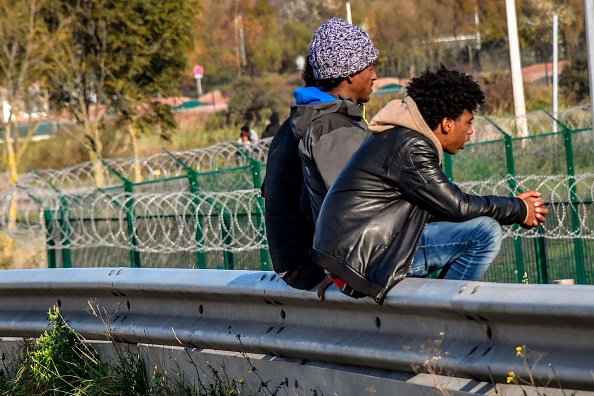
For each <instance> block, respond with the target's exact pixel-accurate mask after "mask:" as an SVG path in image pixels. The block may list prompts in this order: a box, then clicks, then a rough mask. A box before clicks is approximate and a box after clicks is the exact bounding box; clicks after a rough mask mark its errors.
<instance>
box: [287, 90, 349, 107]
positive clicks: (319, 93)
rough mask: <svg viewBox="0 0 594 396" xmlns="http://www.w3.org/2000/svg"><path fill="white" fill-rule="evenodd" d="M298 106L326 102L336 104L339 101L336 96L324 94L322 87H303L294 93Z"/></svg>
mask: <svg viewBox="0 0 594 396" xmlns="http://www.w3.org/2000/svg"><path fill="white" fill-rule="evenodd" d="M293 94H294V95H295V103H296V104H297V105H309V104H316V103H324V102H334V101H337V100H339V99H338V98H335V97H334V96H332V95H330V94H328V93H326V92H324V91H323V90H322V88H320V87H301V88H297V89H296V90H295V92H294V93H293Z"/></svg>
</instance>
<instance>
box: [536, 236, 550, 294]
mask: <svg viewBox="0 0 594 396" xmlns="http://www.w3.org/2000/svg"><path fill="white" fill-rule="evenodd" d="M536 234H537V235H538V236H537V237H536V239H535V240H534V251H535V253H536V270H537V272H538V283H549V272H548V269H547V254H546V250H545V239H544V237H543V236H542V227H538V228H537V229H536Z"/></svg>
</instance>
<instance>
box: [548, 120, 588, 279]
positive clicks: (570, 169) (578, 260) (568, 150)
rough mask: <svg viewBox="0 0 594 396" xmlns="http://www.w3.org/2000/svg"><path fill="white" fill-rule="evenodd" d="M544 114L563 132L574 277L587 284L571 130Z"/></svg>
mask: <svg viewBox="0 0 594 396" xmlns="http://www.w3.org/2000/svg"><path fill="white" fill-rule="evenodd" d="M545 113H546V114H547V115H548V116H549V117H551V118H552V119H553V120H554V121H555V122H556V123H557V124H558V125H559V126H560V127H561V129H562V131H563V141H564V143H565V162H566V164H567V176H569V179H568V182H569V195H570V198H571V203H570V205H571V226H572V228H573V232H574V234H575V235H577V236H578V237H576V238H573V251H574V254H575V269H576V277H577V283H580V284H587V283H588V277H587V276H586V266H585V263H584V246H583V243H582V239H581V238H579V235H580V229H581V228H580V216H579V213H578V207H577V203H578V201H579V198H578V195H577V192H576V189H575V178H574V176H575V165H574V162H573V142H572V136H571V133H572V131H571V129H569V127H568V126H567V125H565V124H563V123H562V122H561V121H559V120H558V119H556V118H555V117H553V116H552V115H551V114H549V113H548V112H546V111H545Z"/></svg>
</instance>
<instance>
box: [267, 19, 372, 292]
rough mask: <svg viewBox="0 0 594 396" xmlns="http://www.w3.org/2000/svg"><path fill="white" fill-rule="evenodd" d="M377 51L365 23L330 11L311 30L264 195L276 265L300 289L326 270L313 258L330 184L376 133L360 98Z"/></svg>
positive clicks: (367, 93)
mask: <svg viewBox="0 0 594 396" xmlns="http://www.w3.org/2000/svg"><path fill="white" fill-rule="evenodd" d="M378 54H379V52H378V50H377V49H376V48H375V47H374V46H373V42H372V41H371V39H370V38H369V35H368V34H367V33H366V32H365V31H363V30H362V29H361V28H359V27H357V26H355V25H351V24H348V23H346V22H344V21H343V20H342V19H340V18H332V19H330V20H329V21H327V22H326V23H324V24H323V25H322V26H320V27H319V28H318V29H317V30H316V32H315V33H314V34H313V36H312V39H311V42H310V47H309V55H308V57H307V60H306V67H305V70H304V80H305V82H306V87H302V88H297V89H296V90H295V99H296V106H293V107H292V108H291V115H290V117H289V119H287V120H286V121H285V122H284V123H283V124H282V126H281V127H280V128H279V130H278V131H277V133H276V135H275V136H274V139H273V140H272V143H271V145H270V150H269V153H268V164H267V169H266V178H265V182H264V186H263V194H264V197H265V202H266V210H265V217H266V222H265V223H266V233H267V237H268V245H269V249H270V256H271V258H272V264H273V267H274V270H275V271H276V272H277V273H279V274H282V276H283V279H284V280H285V282H286V283H287V284H288V285H290V286H292V287H295V288H298V289H311V288H312V287H313V286H315V285H317V284H318V283H319V282H320V281H322V280H323V279H324V277H325V273H324V271H323V270H322V269H321V268H320V267H318V266H316V265H315V264H314V263H313V262H312V257H311V249H312V240H313V229H314V224H315V218H316V217H317V213H318V211H319V208H320V207H321V202H322V200H323V199H324V196H325V195H326V191H327V189H328V188H329V187H330V186H331V185H332V183H333V182H334V179H335V178H336V176H337V175H338V173H339V172H340V171H341V169H342V168H343V167H344V165H345V164H346V163H347V162H348V160H349V159H350V157H351V155H352V154H353V153H354V152H355V151H356V150H357V148H359V146H360V145H361V143H362V142H363V141H365V139H367V137H368V136H369V134H370V132H369V130H368V129H367V123H366V122H365V120H364V118H363V111H362V104H363V103H366V102H367V101H369V98H370V95H371V91H372V86H373V81H374V80H375V79H376V78H377V76H376V74H375V71H374V63H375V61H376V59H377V57H378Z"/></svg>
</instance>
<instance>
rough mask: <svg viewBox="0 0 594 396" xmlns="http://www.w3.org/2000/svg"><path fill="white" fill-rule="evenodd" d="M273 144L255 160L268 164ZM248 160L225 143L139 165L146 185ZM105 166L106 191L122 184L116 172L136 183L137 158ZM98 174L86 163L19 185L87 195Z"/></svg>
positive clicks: (261, 145) (34, 175)
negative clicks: (189, 172)
mask: <svg viewBox="0 0 594 396" xmlns="http://www.w3.org/2000/svg"><path fill="white" fill-rule="evenodd" d="M271 140H272V138H265V139H261V140H259V141H258V143H257V144H256V145H255V147H254V149H253V151H252V152H251V154H252V157H253V158H255V159H257V160H259V161H263V162H266V159H267V157H268V146H269V145H270V141H271ZM249 158H250V156H249V155H244V154H243V153H242V150H241V149H240V148H238V146H237V145H235V144H234V143H233V142H222V143H218V144H215V145H212V146H209V147H205V148H198V149H192V150H185V151H176V152H172V153H168V152H165V151H164V152H162V153H158V154H155V155H152V156H150V157H147V158H144V159H142V160H141V161H140V164H139V165H140V171H141V175H142V178H143V181H148V180H159V179H166V178H171V177H175V176H180V175H183V174H186V173H187V171H186V168H185V167H184V165H185V166H187V167H189V168H191V169H193V170H195V171H196V172H207V171H212V170H219V169H227V168H233V167H238V166H244V165H247V164H248V163H249ZM180 161H181V162H183V164H184V165H182V164H181V163H180ZM103 162H104V163H105V164H106V165H107V166H104V165H103V164H100V166H99V168H98V169H99V171H100V173H101V175H102V177H103V179H104V180H105V184H104V186H103V187H112V186H118V185H121V184H122V183H123V181H122V179H121V178H120V177H119V176H118V175H117V174H116V173H115V172H113V171H114V170H115V171H116V172H117V173H119V174H120V175H121V176H123V177H124V178H125V179H127V180H129V181H132V182H135V181H137V180H135V167H136V161H135V160H134V158H105V159H103ZM110 168H111V169H110ZM95 170H96V168H95V165H94V164H93V163H92V162H91V161H87V162H83V163H81V164H78V165H75V166H71V167H68V168H62V169H45V170H39V171H35V172H28V173H24V174H22V175H21V176H20V177H19V183H20V184H21V185H23V186H27V187H31V188H32V187H40V188H48V187H49V186H51V187H53V188H55V189H57V190H59V191H62V192H76V191H84V190H89V189H94V188H95V187H96V182H95Z"/></svg>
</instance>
